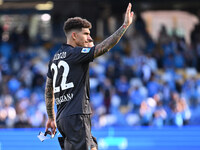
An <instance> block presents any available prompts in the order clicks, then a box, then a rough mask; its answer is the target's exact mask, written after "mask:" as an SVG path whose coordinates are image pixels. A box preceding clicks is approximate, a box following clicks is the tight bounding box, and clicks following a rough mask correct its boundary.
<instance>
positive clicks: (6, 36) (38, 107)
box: [0, 17, 200, 128]
mask: <svg viewBox="0 0 200 150" xmlns="http://www.w3.org/2000/svg"><path fill="white" fill-rule="evenodd" d="M0 37H1V41H0V85H1V88H0V128H13V127H15V128H20V127H44V126H45V123H46V120H47V115H46V107H45V101H44V89H45V80H46V73H47V67H48V61H49V60H50V58H51V57H52V56H53V54H54V53H55V52H56V50H57V49H58V48H59V47H60V45H61V44H62V43H61V42H53V40H52V41H42V40H40V38H39V37H38V39H37V40H35V41H31V40H30V37H29V35H28V29H27V28H25V29H24V30H23V32H20V33H19V32H17V31H15V30H13V31H12V32H8V31H6V29H4V28H1V29H0ZM94 39H95V37H94ZM63 42H65V40H64V39H63ZM199 71H200V25H199V24H197V25H196V26H195V28H194V30H193V31H192V32H191V43H189V44H188V43H186V41H185V39H184V38H183V37H179V36H177V35H176V34H175V32H174V34H172V35H169V34H168V33H167V30H166V28H165V26H162V27H161V29H160V32H159V37H158V40H157V41H155V40H153V39H152V38H151V36H150V35H149V34H148V32H147V31H146V27H145V23H144V21H143V20H142V18H140V17H137V20H136V21H135V24H134V30H133V33H132V34H131V36H129V37H123V38H122V39H121V41H120V42H119V43H118V44H117V45H116V46H115V47H114V48H113V49H112V50H111V51H110V52H108V53H107V54H105V55H103V56H101V57H99V58H97V59H96V60H94V62H93V63H91V64H90V86H91V93H90V97H91V106H92V109H93V114H92V124H93V126H94V127H104V126H158V127H161V126H167V125H174V126H184V125H199V124H200V73H199ZM55 110H56V108H55Z"/></svg>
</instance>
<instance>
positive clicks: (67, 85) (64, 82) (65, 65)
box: [51, 60, 74, 93]
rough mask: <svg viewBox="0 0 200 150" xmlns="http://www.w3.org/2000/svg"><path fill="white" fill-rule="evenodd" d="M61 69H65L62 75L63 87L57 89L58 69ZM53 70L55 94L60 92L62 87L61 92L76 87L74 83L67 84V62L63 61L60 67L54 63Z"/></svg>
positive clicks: (59, 64)
mask: <svg viewBox="0 0 200 150" xmlns="http://www.w3.org/2000/svg"><path fill="white" fill-rule="evenodd" d="M60 67H63V69H64V71H63V74H62V80H61V85H60V86H57V87H56V79H57V75H58V69H60ZM52 69H53V70H54V76H53V92H54V93H57V92H60V87H61V90H66V89H69V88H73V87H74V84H73V82H69V83H66V82H67V76H68V74H69V65H68V64H67V63H66V62H65V61H63V60H61V61H60V62H59V63H58V66H56V64H54V63H52V65H51V70H52Z"/></svg>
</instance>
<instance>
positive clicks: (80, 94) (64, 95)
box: [47, 44, 95, 120]
mask: <svg viewBox="0 0 200 150" xmlns="http://www.w3.org/2000/svg"><path fill="white" fill-rule="evenodd" d="M94 49H95V47H92V48H82V47H75V48H74V47H72V46H70V45H67V44H63V45H62V47H61V48H60V49H59V50H58V51H57V52H56V54H55V55H54V57H53V58H52V60H51V61H50V62H49V68H48V73H47V76H48V77H49V78H51V79H52V80H53V93H54V98H55V102H56V105H57V115H56V120H59V119H60V118H62V117H65V116H70V115H73V114H91V107H90V103H89V100H90V95H89V88H90V87H89V63H90V62H91V61H93V59H94Z"/></svg>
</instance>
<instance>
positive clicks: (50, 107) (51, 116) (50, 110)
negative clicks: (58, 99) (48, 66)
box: [45, 77, 56, 135]
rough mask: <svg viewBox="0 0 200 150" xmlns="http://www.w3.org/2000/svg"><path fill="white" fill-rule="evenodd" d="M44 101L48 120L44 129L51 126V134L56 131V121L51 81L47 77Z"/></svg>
mask: <svg viewBox="0 0 200 150" xmlns="http://www.w3.org/2000/svg"><path fill="white" fill-rule="evenodd" d="M45 102H46V110H47V114H48V121H47V124H46V130H45V131H48V128H51V130H52V134H54V135H55V132H56V122H55V112H54V98H53V81H52V79H50V78H48V77H47V81H46V87H45Z"/></svg>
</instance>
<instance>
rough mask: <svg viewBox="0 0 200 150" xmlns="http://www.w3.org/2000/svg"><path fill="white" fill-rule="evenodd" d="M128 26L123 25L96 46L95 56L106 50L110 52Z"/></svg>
mask: <svg viewBox="0 0 200 150" xmlns="http://www.w3.org/2000/svg"><path fill="white" fill-rule="evenodd" d="M126 29H127V26H125V25H123V26H121V27H120V28H119V29H118V30H117V31H116V32H115V33H113V34H112V35H111V36H109V37H108V38H107V39H105V40H104V41H103V42H101V43H100V44H97V46H96V47H95V52H94V57H95V58H96V57H98V56H100V55H102V54H104V53H106V52H108V51H109V50H110V49H111V48H112V47H114V46H115V45H116V44H117V43H118V41H119V40H120V39H121V37H122V36H123V34H124V33H125V31H126Z"/></svg>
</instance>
